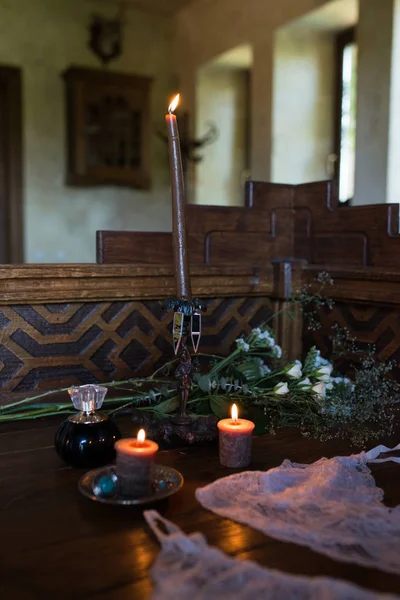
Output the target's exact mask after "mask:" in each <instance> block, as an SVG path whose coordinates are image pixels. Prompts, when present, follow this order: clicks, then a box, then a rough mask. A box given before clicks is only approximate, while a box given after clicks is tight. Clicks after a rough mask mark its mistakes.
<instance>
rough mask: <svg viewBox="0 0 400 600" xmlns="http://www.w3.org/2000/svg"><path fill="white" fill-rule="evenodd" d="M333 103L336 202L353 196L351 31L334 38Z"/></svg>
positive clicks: (354, 47)
mask: <svg viewBox="0 0 400 600" xmlns="http://www.w3.org/2000/svg"><path fill="white" fill-rule="evenodd" d="M337 57H338V60H337V63H338V66H337V102H336V106H337V109H336V112H337V114H336V143H335V146H336V155H337V161H336V176H337V179H338V183H339V201H340V202H342V203H344V202H350V201H351V199H352V198H353V196H354V176H355V162H356V161H355V158H356V110H357V44H356V42H355V30H354V29H351V30H348V31H345V32H343V33H342V34H340V35H339V36H338V38H337Z"/></svg>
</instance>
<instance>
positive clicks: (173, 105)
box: [168, 94, 180, 114]
mask: <svg viewBox="0 0 400 600" xmlns="http://www.w3.org/2000/svg"><path fill="white" fill-rule="evenodd" d="M179 96H180V94H177V95H176V96H175V98H174V99H173V100H172V102H171V104H170V105H169V106H168V112H169V114H171V113H173V112H174V111H175V110H176V107H177V106H178V104H179Z"/></svg>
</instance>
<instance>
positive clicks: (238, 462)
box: [218, 404, 255, 469]
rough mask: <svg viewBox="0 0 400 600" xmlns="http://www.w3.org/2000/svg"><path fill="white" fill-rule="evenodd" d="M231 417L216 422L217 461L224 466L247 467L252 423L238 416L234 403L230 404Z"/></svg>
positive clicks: (233, 467) (249, 459) (249, 458)
mask: <svg viewBox="0 0 400 600" xmlns="http://www.w3.org/2000/svg"><path fill="white" fill-rule="evenodd" d="M231 414H232V418H231V419H222V420H221V421H219V422H218V429H219V461H220V463H221V465H223V466H224V467H229V468H230V469H239V468H244V467H248V466H249V464H250V461H251V436H252V433H253V430H254V427H255V425H254V423H253V422H252V421H247V420H246V419H239V418H238V409H237V406H236V404H234V405H233V406H232V413H231Z"/></svg>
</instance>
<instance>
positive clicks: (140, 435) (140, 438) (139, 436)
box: [137, 429, 146, 445]
mask: <svg viewBox="0 0 400 600" xmlns="http://www.w3.org/2000/svg"><path fill="white" fill-rule="evenodd" d="M145 439H146V432H145V430H144V429H140V431H139V433H138V434H137V443H138V444H139V445H140V444H143V442H144V440H145Z"/></svg>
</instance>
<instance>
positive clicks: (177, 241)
mask: <svg viewBox="0 0 400 600" xmlns="http://www.w3.org/2000/svg"><path fill="white" fill-rule="evenodd" d="M178 102H179V94H178V95H177V96H175V98H174V99H173V101H172V102H171V104H170V105H169V107H168V114H167V115H166V116H165V120H166V123H167V130H168V145H169V161H170V170H171V193H172V243H173V251H174V265H175V283H176V295H177V297H178V298H187V299H188V300H190V299H191V297H192V293H191V289H190V275H189V264H188V256H187V247H186V219H185V206H186V202H185V189H184V184H183V169H182V157H181V146H180V142H179V131H178V123H177V121H176V116H175V115H174V114H172V113H173V112H174V110H175V109H176V107H177V106H178Z"/></svg>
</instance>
